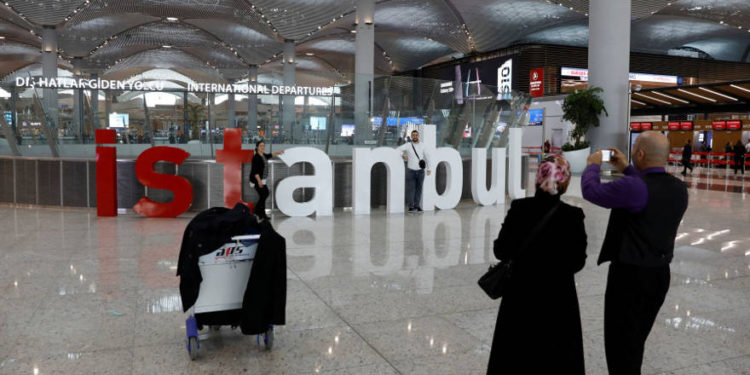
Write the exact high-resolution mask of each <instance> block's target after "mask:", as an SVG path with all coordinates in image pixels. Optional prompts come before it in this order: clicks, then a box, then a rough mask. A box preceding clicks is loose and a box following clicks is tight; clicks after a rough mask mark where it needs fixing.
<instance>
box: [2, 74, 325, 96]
mask: <svg viewBox="0 0 750 375" xmlns="http://www.w3.org/2000/svg"><path fill="white" fill-rule="evenodd" d="M16 86H18V87H31V88H40V89H84V90H123V91H162V90H164V81H138V80H128V81H118V80H114V79H101V78H97V79H88V78H71V77H50V78H48V77H16ZM187 91H189V92H206V93H217V94H231V93H235V94H260V95H303V96H304V95H310V96H331V95H333V91H334V90H333V87H310V86H284V85H267V84H262V83H255V84H252V85H250V84H247V83H245V84H221V83H188V86H187Z"/></svg>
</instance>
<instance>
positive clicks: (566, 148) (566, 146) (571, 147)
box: [562, 141, 589, 152]
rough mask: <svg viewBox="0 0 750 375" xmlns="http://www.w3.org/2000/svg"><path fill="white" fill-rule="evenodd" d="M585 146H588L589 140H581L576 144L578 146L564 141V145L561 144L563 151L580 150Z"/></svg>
mask: <svg viewBox="0 0 750 375" xmlns="http://www.w3.org/2000/svg"><path fill="white" fill-rule="evenodd" d="M586 147H589V141H582V142H580V143H579V144H578V147H576V146H575V145H573V144H571V143H570V142H566V143H565V144H564V145H563V146H562V150H563V151H564V152H565V151H575V150H582V149H584V148H586Z"/></svg>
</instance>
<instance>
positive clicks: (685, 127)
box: [680, 121, 693, 130]
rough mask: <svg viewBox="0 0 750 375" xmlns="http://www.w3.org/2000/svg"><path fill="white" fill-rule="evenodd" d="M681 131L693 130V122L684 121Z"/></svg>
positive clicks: (681, 124)
mask: <svg viewBox="0 0 750 375" xmlns="http://www.w3.org/2000/svg"><path fill="white" fill-rule="evenodd" d="M680 129H682V130H693V122H692V121H682V122H680Z"/></svg>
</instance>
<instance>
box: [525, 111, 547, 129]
mask: <svg viewBox="0 0 750 375" xmlns="http://www.w3.org/2000/svg"><path fill="white" fill-rule="evenodd" d="M542 125H544V108H538V109H530V110H529V126H542Z"/></svg>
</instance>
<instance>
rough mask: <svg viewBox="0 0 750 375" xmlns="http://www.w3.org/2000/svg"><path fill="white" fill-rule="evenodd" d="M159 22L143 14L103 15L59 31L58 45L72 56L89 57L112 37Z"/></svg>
mask: <svg viewBox="0 0 750 375" xmlns="http://www.w3.org/2000/svg"><path fill="white" fill-rule="evenodd" d="M158 20H159V18H156V17H151V16H146V15H143V14H121V15H117V16H115V15H102V16H101V17H96V18H91V19H86V20H83V21H82V22H78V23H68V24H67V25H66V27H65V28H63V29H61V30H60V31H59V33H58V43H59V46H60V48H62V49H63V50H64V51H65V52H66V53H67V54H68V55H70V56H87V55H88V54H89V52H91V50H93V49H95V48H96V47H97V46H98V45H99V44H101V43H102V42H103V41H104V40H106V39H107V38H109V37H111V36H112V35H117V34H120V33H122V32H123V31H125V30H128V29H131V28H134V27H136V26H138V25H142V24H147V23H151V22H154V21H158Z"/></svg>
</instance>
